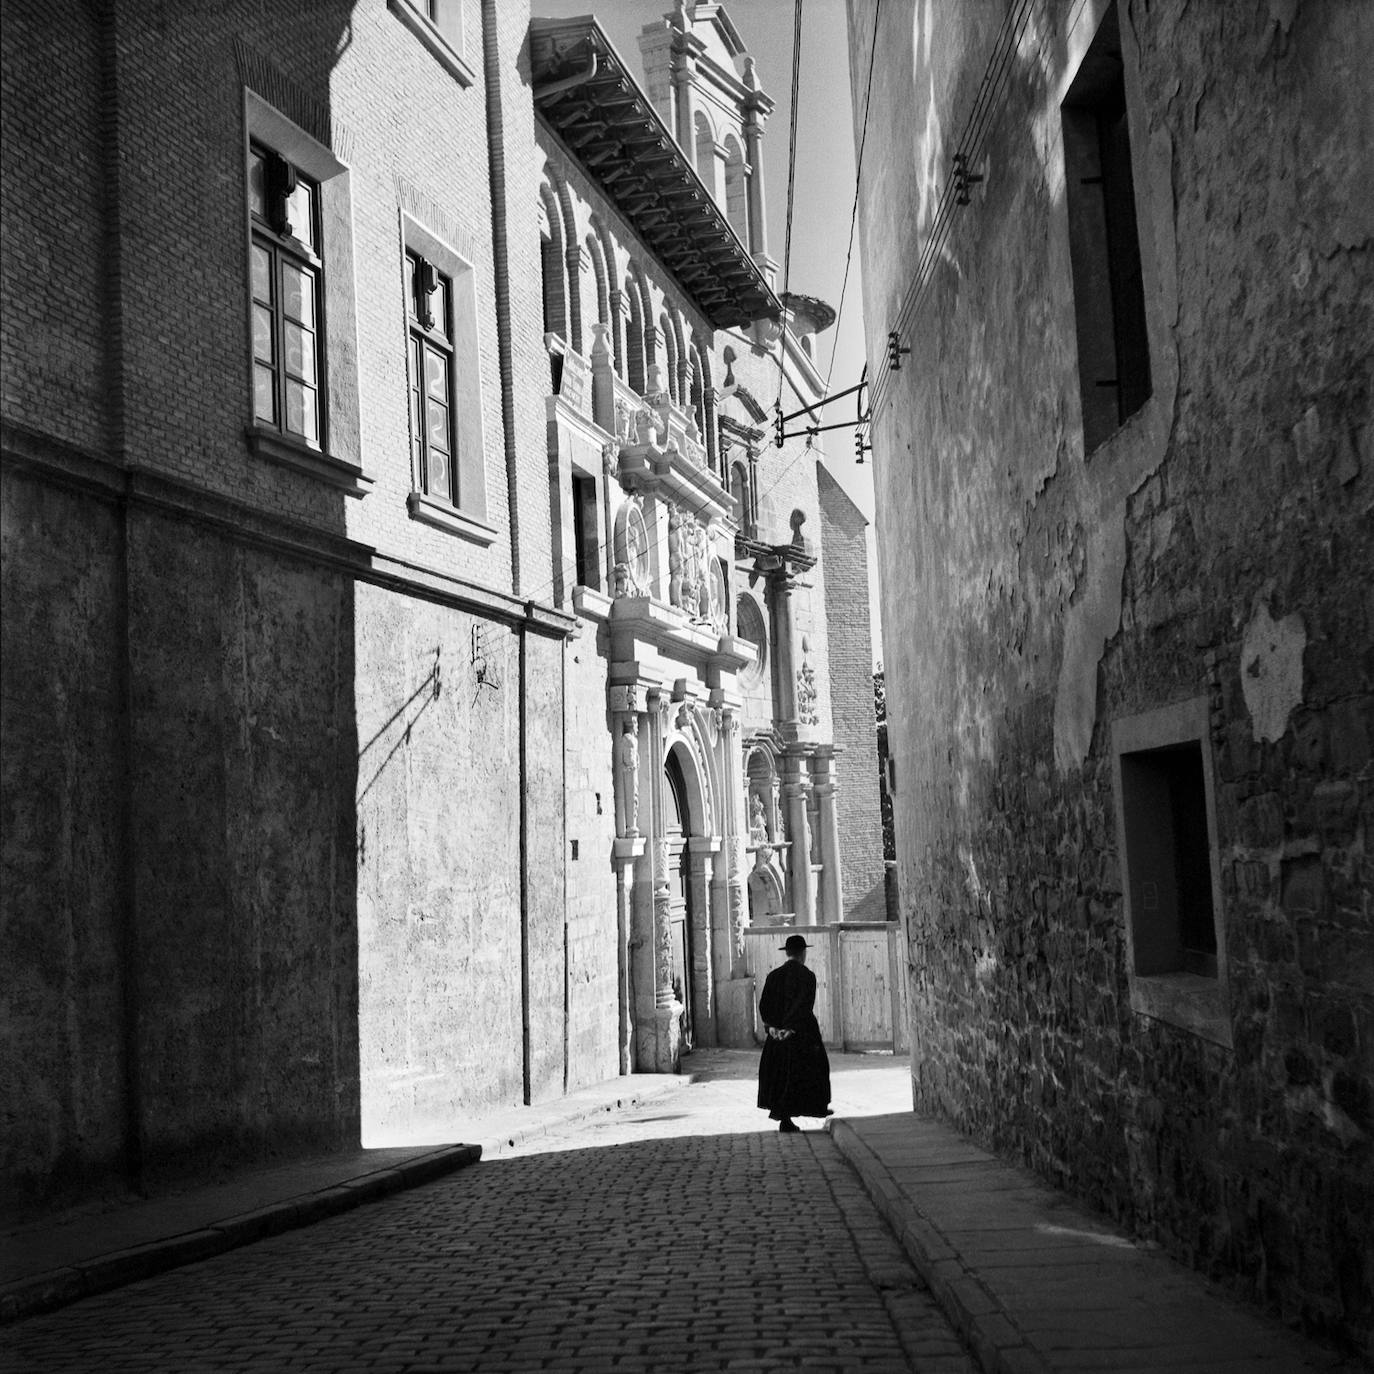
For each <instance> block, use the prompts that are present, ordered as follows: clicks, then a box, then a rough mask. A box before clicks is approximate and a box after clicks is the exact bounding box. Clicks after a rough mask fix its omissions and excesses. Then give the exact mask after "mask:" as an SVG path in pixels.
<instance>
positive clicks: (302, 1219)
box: [0, 1074, 692, 1325]
mask: <svg viewBox="0 0 1374 1374" xmlns="http://www.w3.org/2000/svg"><path fill="white" fill-rule="evenodd" d="M691 1081H692V1080H691V1075H690V1074H684V1075H682V1076H680V1077H672V1076H665V1075H662V1074H631V1075H628V1076H626V1077H623V1078H613V1079H610V1080H609V1081H607V1082H605V1083H601V1084H598V1085H597V1086H596V1087H593V1088H586V1089H582V1090H579V1091H577V1092H574V1093H570V1094H569V1095H568V1096H567V1097H564V1098H559V1099H558V1100H557V1101H554V1102H549V1103H545V1104H543V1105H541V1106H535V1107H516V1108H511V1109H509V1110H507V1111H502V1112H496V1113H492V1114H490V1115H486V1116H482V1117H480V1118H476V1119H474V1120H473V1121H472V1123H471V1124H470V1127H469V1129H467V1130H464V1131H462V1132H461V1134H462V1136H463V1137H464V1143H462V1144H450V1145H441V1144H432V1145H422V1146H416V1147H411V1148H391V1149H370V1150H361V1149H360V1150H353V1151H342V1152H339V1153H336V1154H330V1155H322V1156H318V1157H315V1158H312V1159H303V1160H296V1161H293V1162H292V1163H290V1164H285V1165H281V1166H280V1167H277V1168H271V1169H257V1170H249V1171H244V1172H242V1173H239V1174H236V1175H235V1176H234V1177H233V1179H232V1180H230V1181H228V1182H226V1183H222V1184H218V1185H209V1186H201V1187H196V1188H193V1189H187V1190H184V1191H181V1192H169V1193H166V1194H161V1195H159V1196H156V1197H152V1198H146V1199H137V1200H131V1201H123V1202H119V1203H116V1204H113V1205H108V1206H104V1207H99V1206H92V1207H87V1208H82V1209H79V1210H74V1211H72V1212H68V1213H64V1214H61V1215H59V1216H56V1217H45V1218H43V1219H41V1220H39V1221H35V1222H33V1223H31V1224H27V1225H19V1226H11V1227H8V1228H6V1229H5V1230H3V1231H0V1325H3V1324H5V1323H8V1322H12V1321H17V1320H19V1319H20V1318H22V1317H26V1316H31V1315H33V1314H35V1313H38V1312H49V1311H52V1310H53V1309H55V1308H59V1307H64V1306H66V1305H67V1304H68V1303H72V1302H76V1301H77V1300H78V1299H80V1298H84V1297H89V1296H91V1295H92V1294H95V1293H103V1292H107V1291H109V1290H110V1289H113V1288H120V1287H122V1286H124V1285H125V1284H129V1283H136V1282H138V1281H139V1280H141V1279H146V1278H150V1277H151V1276H153V1275H154V1274H160V1273H163V1272H165V1271H166V1270H168V1269H174V1268H176V1267H178V1266H179V1265H183V1264H191V1263H194V1262H195V1261H197V1260H202V1259H206V1258H208V1257H210V1256H212V1255H218V1254H222V1253H224V1252H225V1251H227V1250H233V1249H236V1248H237V1247H238V1246H241V1245H249V1244H252V1243H253V1242H254V1241H259V1240H263V1239H265V1238H266V1237H268V1236H275V1235H280V1234H281V1233H282V1232H284V1231H290V1230H293V1229H295V1228H296V1227H300V1226H309V1225H311V1224H313V1223H315V1222H318V1221H322V1220H323V1219H324V1218H326V1217H331V1216H336V1215H338V1214H339V1213H340V1212H346V1211H349V1210H350V1209H352V1208H354V1207H359V1206H361V1205H362V1204H363V1203H366V1202H374V1201H376V1200H377V1199H379V1198H382V1197H386V1196H387V1195H388V1194H391V1193H396V1192H400V1191H402V1190H403V1189H407V1188H413V1187H416V1186H417V1185H419V1184H422V1183H428V1182H430V1181H432V1180H434V1179H437V1178H442V1177H443V1176H444V1175H445V1174H448V1173H451V1172H453V1171H454V1170H455V1169H462V1168H464V1167H466V1166H467V1165H469V1164H474V1163H476V1162H477V1160H478V1159H490V1158H492V1157H494V1156H497V1155H501V1154H503V1153H505V1152H507V1151H508V1150H510V1149H512V1148H516V1147H519V1146H521V1145H523V1144H526V1143H527V1142H529V1141H531V1140H534V1139H537V1138H538V1137H540V1136H542V1135H544V1134H546V1133H547V1132H549V1131H557V1130H559V1129H562V1128H564V1127H567V1126H568V1125H571V1124H573V1123H576V1122H580V1121H586V1120H588V1119H591V1118H594V1117H596V1116H598V1115H602V1114H605V1113H609V1112H615V1111H617V1110H618V1109H621V1108H625V1107H631V1106H637V1105H642V1104H643V1103H645V1102H648V1101H651V1100H653V1099H655V1098H658V1097H662V1096H663V1095H664V1094H666V1093H669V1092H672V1091H674V1090H676V1089H678V1088H680V1087H683V1086H685V1085H686V1084H688V1083H690V1082H691Z"/></svg>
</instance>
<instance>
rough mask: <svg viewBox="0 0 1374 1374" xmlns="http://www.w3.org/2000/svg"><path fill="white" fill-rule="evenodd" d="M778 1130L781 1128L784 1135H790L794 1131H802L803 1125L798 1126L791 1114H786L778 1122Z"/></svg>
mask: <svg viewBox="0 0 1374 1374" xmlns="http://www.w3.org/2000/svg"><path fill="white" fill-rule="evenodd" d="M778 1130H780V1131H781V1132H782V1133H783V1135H790V1134H791V1133H792V1132H793V1131H800V1130H801V1127H800V1126H798V1125H797V1123H796V1122H795V1121H793V1120H792V1118H791V1117H790V1116H785V1117H783V1119H782V1120H781V1121H780V1122H778Z"/></svg>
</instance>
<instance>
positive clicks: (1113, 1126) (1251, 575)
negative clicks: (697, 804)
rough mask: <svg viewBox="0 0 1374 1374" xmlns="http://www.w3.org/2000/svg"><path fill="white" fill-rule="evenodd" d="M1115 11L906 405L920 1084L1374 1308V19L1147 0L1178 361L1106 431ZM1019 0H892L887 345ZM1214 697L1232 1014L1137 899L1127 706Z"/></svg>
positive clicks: (911, 328) (863, 59)
mask: <svg viewBox="0 0 1374 1374" xmlns="http://www.w3.org/2000/svg"><path fill="white" fill-rule="evenodd" d="M1102 8H1103V7H1102V6H1101V5H1090V6H1085V7H1077V6H1070V5H1067V4H1052V5H1049V6H1047V7H1046V8H1045V10H1043V11H1042V10H1041V9H1040V8H1039V7H1033V9H1032V12H1031V13H1032V20H1031V24H1030V28H1029V30H1028V34H1027V36H1026V37H1025V38H1024V39H1023V41H1021V42H1020V43H1019V44H1018V45H1017V46H1016V47H1015V49H1014V52H1013V55H1012V60H1011V66H1010V70H1009V75H1008V79H1007V85H1006V89H1005V95H1004V97H1003V98H1002V99H1001V100H1000V102H999V105H998V108H997V111H996V113H995V118H994V120H993V123H992V124H991V126H990V132H989V134H988V147H987V153H986V156H985V157H984V158H982V159H981V165H979V166H978V167H977V168H976V170H978V171H981V172H983V173H985V174H986V180H985V181H984V182H983V183H982V184H981V185H979V186H977V187H975V189H974V191H973V194H972V202H971V204H970V205H968V206H967V207H959V208H955V209H954V211H953V215H954V218H953V220H952V224H951V227H950V232H949V236H948V238H947V240H946V243H945V247H944V250H943V255H942V257H941V258H940V259H939V260H938V262H937V265H936V268H935V270H934V272H933V274H932V275H931V277H930V279H929V283H928V287H927V289H926V293H925V295H924V297H923V298H922V304H921V308H920V313H919V314H918V316H917V317H916V319H915V321H913V322H909V323H908V324H907V325H906V332H905V334H904V337H903V338H902V342H903V343H904V344H909V345H910V346H911V347H912V349H913V352H912V354H911V356H910V358H909V359H907V360H905V361H904V363H903V368H902V371H901V373H900V374H894V376H892V377H891V378H889V379H888V380H887V382H886V385H887V387H888V394H887V397H886V398H885V399H884V400H883V401H882V403H881V404H880V406H879V410H878V412H877V415H876V419H875V430H874V434H875V452H874V458H875V472H876V476H877V483H878V497H877V509H878V541H879V550H880V563H881V569H882V585H883V615H884V625H885V628H886V636H885V640H886V643H885V658H886V667H887V674H888V704H889V712H890V730H891V734H892V745H893V751H894V756H895V760H896V781H897V795H896V821H897V840H898V856H899V863H900V879H901V892H902V907H903V913H902V914H903V919H904V921H905V922H906V923H907V925H908V931H909V936H910V958H911V978H912V1017H913V1065H914V1068H913V1073H914V1078H915V1092H916V1099H917V1103H918V1105H919V1106H922V1107H925V1108H927V1109H934V1110H937V1111H939V1112H942V1113H944V1114H945V1115H947V1116H948V1117H950V1118H951V1119H953V1120H954V1121H956V1122H957V1123H958V1124H959V1125H961V1126H963V1127H964V1128H965V1129H967V1130H970V1131H972V1132H974V1133H976V1134H978V1135H979V1136H981V1137H983V1138H984V1139H986V1140H989V1141H991V1142H992V1143H994V1144H995V1145H996V1146H998V1147H999V1148H1001V1149H1003V1150H1004V1151H1007V1152H1009V1153H1011V1154H1013V1155H1016V1156H1019V1157H1021V1158H1023V1159H1025V1160H1026V1161H1028V1162H1029V1163H1031V1164H1033V1165H1034V1166H1035V1167H1036V1168H1038V1169H1039V1170H1041V1171H1042V1172H1043V1173H1045V1174H1046V1175H1048V1176H1049V1177H1051V1178H1053V1179H1055V1180H1057V1181H1060V1182H1062V1183H1064V1184H1065V1185H1067V1186H1069V1187H1071V1188H1073V1189H1074V1190H1075V1191H1077V1192H1078V1193H1080V1194H1081V1195H1083V1196H1084V1197H1086V1198H1088V1199H1089V1200H1091V1201H1092V1202H1094V1203H1096V1204H1097V1205H1099V1206H1101V1207H1103V1208H1104V1209H1106V1210H1108V1211H1110V1212H1112V1213H1113V1214H1115V1215H1117V1216H1118V1217H1121V1218H1122V1219H1124V1220H1126V1221H1127V1222H1129V1223H1130V1224H1132V1225H1134V1226H1135V1227H1136V1228H1137V1229H1139V1230H1140V1231H1141V1232H1142V1233H1144V1234H1146V1235H1150V1236H1154V1237H1157V1238H1159V1239H1160V1240H1161V1241H1163V1242H1164V1243H1165V1244H1166V1245H1167V1246H1168V1247H1169V1248H1170V1249H1171V1250H1172V1251H1173V1252H1174V1253H1175V1254H1178V1255H1180V1256H1182V1257H1184V1258H1186V1259H1188V1260H1190V1261H1191V1262H1193V1263H1195V1264H1196V1265H1197V1266H1198V1267H1200V1268H1202V1269H1204V1270H1206V1271H1207V1272H1209V1273H1213V1274H1217V1275H1225V1276H1230V1277H1232V1278H1233V1279H1235V1280H1236V1281H1237V1282H1238V1284H1239V1285H1240V1286H1241V1287H1242V1288H1244V1289H1246V1290H1248V1291H1249V1292H1251V1293H1254V1294H1257V1295H1259V1296H1260V1297H1262V1298H1263V1299H1264V1300H1265V1301H1267V1302H1268V1303H1270V1304H1271V1305H1273V1306H1274V1307H1276V1308H1277V1309H1278V1310H1279V1311H1280V1312H1281V1313H1282V1314H1283V1315H1284V1316H1285V1317H1286V1318H1288V1319H1289V1320H1291V1321H1294V1322H1301V1323H1303V1324H1305V1325H1307V1326H1308V1327H1309V1328H1310V1329H1312V1330H1316V1331H1320V1332H1326V1333H1329V1334H1334V1335H1336V1336H1338V1337H1340V1338H1341V1339H1343V1340H1346V1341H1349V1342H1353V1343H1355V1344H1363V1345H1365V1347H1366V1348H1368V1343H1369V1341H1370V1331H1371V1326H1372V1325H1374V1296H1371V1290H1372V1289H1374V1271H1372V1269H1371V1261H1370V1251H1369V1245H1368V1238H1369V1236H1370V1234H1371V1233H1374V1189H1372V1188H1371V1182H1370V1180H1371V1178H1374V1079H1372V1077H1371V1059H1372V1058H1374V936H1371V931H1370V920H1371V896H1370V887H1371V884H1370V874H1369V868H1368V861H1367V859H1366V857H1365V853H1366V849H1367V846H1368V842H1369V823H1370V815H1371V771H1370V765H1369V758H1370V748H1369V741H1370V736H1371V713H1372V712H1374V697H1372V696H1371V692H1372V690H1374V666H1372V665H1371V661H1370V655H1369V645H1370V643H1371V642H1372V641H1374V603H1371V601H1370V597H1369V591H1368V588H1369V587H1370V586H1371V585H1374V547H1371V546H1372V544H1374V540H1372V539H1371V534H1370V529H1371V526H1370V523H1369V512H1370V508H1371V499H1372V497H1371V485H1370V484H1371V482H1374V449H1372V448H1371V436H1372V435H1374V424H1371V375H1370V362H1369V353H1368V339H1369V338H1370V337H1371V329H1374V292H1372V290H1371V279H1370V272H1369V246H1370V242H1371V240H1372V239H1374V214H1371V206H1370V198H1369V195H1368V185H1369V175H1370V170H1371V169H1370V167H1369V150H1370V148H1371V147H1374V134H1372V131H1371V128H1370V118H1371V116H1370V110H1369V107H1368V102H1367V100H1366V99H1365V95H1364V90H1363V86H1364V78H1363V76H1362V75H1361V72H1362V68H1361V67H1360V65H1359V64H1360V62H1362V60H1363V59H1362V57H1359V56H1357V55H1358V54H1362V53H1364V52H1366V51H1367V50H1368V48H1369V45H1370V42H1371V41H1372V40H1374V29H1372V28H1371V24H1372V23H1374V20H1372V18H1371V14H1370V12H1369V11H1368V10H1367V9H1364V8H1362V7H1359V6H1354V5H1349V4H1340V3H1329V4H1320V3H1310V4H1304V5H1301V6H1297V7H1289V8H1286V9H1285V8H1283V7H1271V6H1252V7H1239V6H1197V5H1193V6H1185V5H1183V4H1167V5H1161V4H1155V5H1152V6H1150V7H1148V8H1147V7H1146V6H1144V5H1141V4H1133V5H1130V6H1125V5H1124V4H1123V6H1122V9H1121V18H1122V27H1123V39H1124V45H1123V46H1124V52H1125V72H1126V77H1125V79H1126V92H1127V101H1128V109H1129V118H1130V131H1131V141H1132V163H1133V171H1134V183H1135V195H1136V205H1137V211H1138V217H1139V225H1140V239H1141V248H1142V276H1143V278H1144V286H1145V295H1146V310H1147V317H1148V320H1147V323H1148V332H1149V342H1150V356H1151V367H1152V373H1153V395H1152V397H1151V399H1150V400H1149V401H1148V402H1147V403H1146V405H1145V406H1144V408H1143V409H1142V410H1141V411H1140V412H1139V413H1138V414H1137V415H1136V416H1134V417H1133V418H1132V419H1131V420H1130V421H1129V422H1128V423H1127V424H1126V426H1125V427H1124V428H1123V429H1122V430H1120V431H1119V432H1118V433H1117V434H1116V435H1115V436H1114V437H1113V438H1112V439H1110V440H1108V441H1107V443H1106V444H1104V445H1103V446H1102V447H1101V448H1099V449H1097V450H1096V451H1095V452H1094V453H1093V454H1092V455H1091V456H1090V457H1088V458H1086V459H1085V456H1084V452H1083V443H1082V435H1081V425H1080V416H1079V410H1080V406H1079V398H1078V385H1077V371H1076V344H1075V330H1074V316H1073V294H1072V287H1071V278H1070V268H1069V255H1068V246H1067V230H1066V217H1065V205H1064V168H1063V155H1062V146H1061V139H1060V123H1059V108H1058V107H1059V102H1060V101H1061V100H1062V98H1063V94H1064V91H1065V89H1066V87H1067V83H1068V80H1069V79H1070V78H1071V76H1072V74H1073V71H1074V70H1075V69H1076V66H1077V63H1078V61H1079V60H1080V58H1081V55H1082V52H1083V51H1084V49H1085V48H1086V45H1087V42H1088V40H1089V39H1090V37H1091V35H1092V33H1093V31H1094V29H1095V27H1096V21H1097V17H1098V16H1099V14H1100V12H1101V10H1102ZM994 9H995V7H991V6H980V7H976V8H974V7H971V8H968V9H965V8H964V7H958V8H957V9H956V8H954V7H945V8H943V9H937V10H936V11H935V12H931V11H929V10H926V11H923V12H922V15H920V16H917V17H916V18H915V19H913V16H912V14H911V12H910V11H909V10H907V9H905V8H903V7H897V8H896V9H895V10H894V11H891V12H889V11H887V10H885V11H884V12H883V15H882V31H881V32H880V33H879V35H878V41H877V45H876V52H877V62H876V69H875V75H874V82H873V97H872V101H873V109H874V110H875V111H890V110H899V109H912V110H915V111H916V112H917V123H916V126H915V129H914V130H913V129H911V128H909V127H908V126H907V125H906V124H905V123H903V122H896V121H890V120H888V119H885V118H876V119H874V120H873V121H872V122H870V125H869V132H868V147H867V151H866V153H865V162H864V166H865V168H866V169H867V168H872V169H874V171H873V172H872V173H871V174H869V175H866V177H865V185H864V188H863V203H862V218H861V224H862V247H863V252H864V286H865V299H866V314H867V330H868V349H869V356H870V357H871V358H878V357H881V356H882V355H883V353H884V352H885V349H886V333H887V331H888V330H889V329H891V328H894V327H896V326H897V325H898V323H899V319H900V318H901V315H900V309H901V304H902V302H903V301H904V300H910V299H912V298H913V297H912V291H913V282H914V280H915V274H916V269H917V264H918V260H919V258H920V255H921V253H922V251H923V248H924V246H925V242H926V240H927V238H928V237H929V235H930V233H931V230H932V226H933V225H934V224H935V223H936V219H937V212H938V206H939V204H940V202H941V198H942V192H943V191H944V189H945V186H946V181H947V175H948V168H949V166H950V158H951V155H952V154H953V152H954V151H955V150H956V148H957V147H958V146H959V144H958V140H959V137H960V131H961V130H962V129H963V128H964V127H965V121H966V119H967V117H968V114H969V111H970V109H971V108H972V107H973V104H974V100H975V94H976V92H977V90H978V86H979V82H980V81H981V79H982V77H983V74H984V70H985V68H986V65H987V63H988V59H989V57H990V56H991V55H992V51H993V46H994V36H995V32H996V28H997V24H998V22H1000V19H1001V14H1000V12H994ZM850 17H851V38H852V46H851V63H852V68H851V76H852V77H853V78H854V81H853V85H854V89H855V90H856V91H860V92H862V91H863V89H864V84H865V81H864V78H866V76H867V67H868V58H869V53H870V51H872V50H873V48H872V39H873V33H872V28H871V23H872V16H871V11H870V9H869V7H867V6H862V5H851V6H850ZM1075 18H1076V19H1077V27H1076V28H1074V29H1070V28H1069V27H1068V26H1069V24H1070V22H1071V21H1072V20H1074V19H1075ZM913 225H914V226H915V232H913V231H912V226H913ZM1271 617H1272V621H1273V622H1276V623H1277V628H1275V627H1273V626H1271V623H1270V618H1271ZM1266 632H1268V633H1266ZM1304 639H1305V649H1304V648H1303V641H1304ZM1199 695H1206V696H1207V697H1208V698H1209V700H1210V702H1211V708H1212V715H1211V722H1212V723H1211V730H1210V735H1209V738H1208V740H1207V741H1206V745H1207V746H1208V747H1209V749H1210V752H1211V756H1212V758H1213V759H1214V761H1215V764H1216V768H1217V773H1218V779H1219V784H1218V789H1217V799H1216V800H1217V805H1216V823H1217V841H1218V847H1219V859H1220V865H1221V873H1222V888H1223V903H1222V911H1221V913H1220V919H1221V921H1222V922H1223V927H1224V947H1225V951H1226V960H1225V964H1226V967H1225V968H1224V970H1223V975H1224V977H1223V979H1222V986H1223V987H1229V1005H1228V1008H1227V1021H1228V1027H1229V1032H1230V1035H1231V1039H1232V1047H1231V1048H1225V1047H1223V1046H1222V1045H1219V1044H1213V1043H1209V1042H1208V1041H1206V1040H1203V1039H1201V1038H1199V1037H1197V1036H1196V1035H1194V1034H1192V1033H1190V1032H1189V1031H1187V1030H1184V1029H1182V1028H1180V1027H1178V1026H1176V1025H1173V1024H1171V1023H1169V1022H1168V1021H1166V1020H1162V1019H1156V1018H1151V1017H1147V1016H1144V1015H1141V1014H1139V1013H1137V1012H1135V1011H1133V1010H1132V1008H1131V1005H1130V999H1129V992H1130V985H1129V984H1130V980H1129V976H1128V969H1127V966H1126V956H1125V945H1124V934H1123V904H1122V896H1121V881H1120V862H1119V855H1118V853H1117V839H1116V824H1115V822H1116V818H1115V815H1114V806H1113V800H1112V790H1111V755H1110V726H1111V724H1112V722H1113V721H1115V720H1118V719H1122V718H1125V717H1128V716H1131V715H1134V714H1136V713H1139V712H1143V711H1146V710H1149V709H1152V708H1155V707H1158V706H1163V705H1167V704H1169V703H1173V702H1178V701H1181V700H1185V699H1187V698H1190V697H1195V696H1199Z"/></svg>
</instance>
